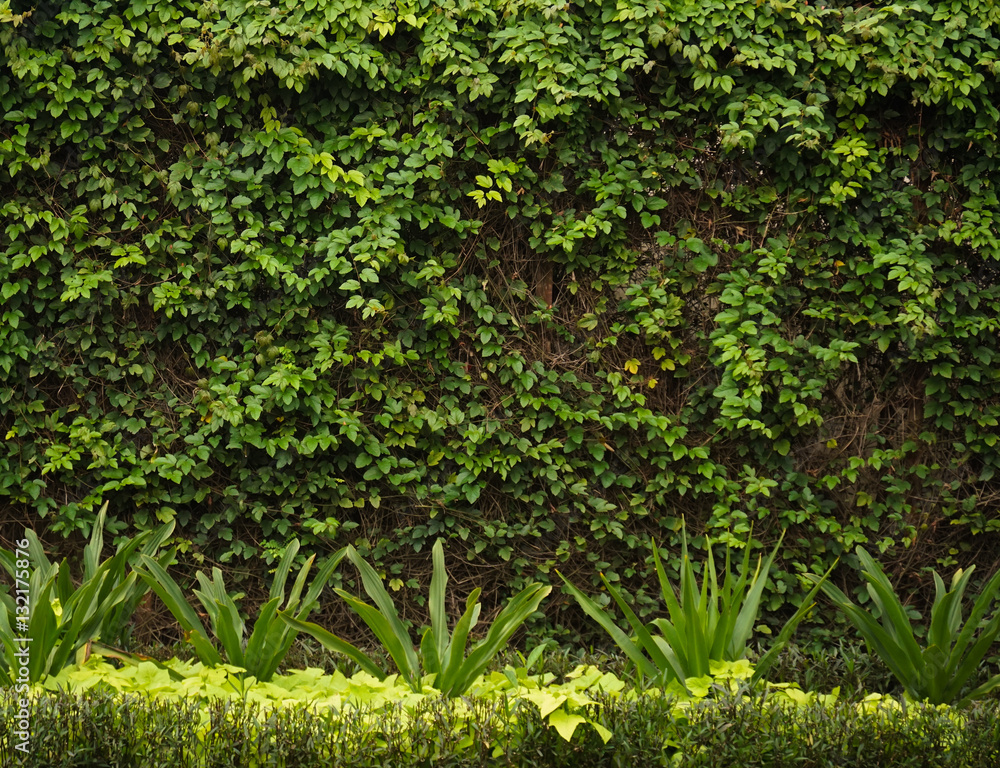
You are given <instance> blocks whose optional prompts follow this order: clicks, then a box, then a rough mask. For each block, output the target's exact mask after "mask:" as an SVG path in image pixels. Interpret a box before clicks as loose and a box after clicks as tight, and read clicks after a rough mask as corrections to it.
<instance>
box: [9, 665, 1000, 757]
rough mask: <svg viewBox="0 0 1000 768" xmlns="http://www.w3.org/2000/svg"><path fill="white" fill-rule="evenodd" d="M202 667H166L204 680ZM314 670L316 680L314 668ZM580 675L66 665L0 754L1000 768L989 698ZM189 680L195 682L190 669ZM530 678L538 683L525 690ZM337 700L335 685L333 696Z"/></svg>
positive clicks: (21, 703)
mask: <svg viewBox="0 0 1000 768" xmlns="http://www.w3.org/2000/svg"><path fill="white" fill-rule="evenodd" d="M99 663H100V664H103V662H99ZM90 665H91V666H93V662H91V663H90ZM197 666H198V665H186V666H185V665H180V666H177V667H176V669H178V670H181V671H186V672H188V673H191V675H193V676H196V675H202V671H201V670H198V669H195V668H196V667H197ZM182 667H183V669H181V668H182ZM81 669H83V668H81ZM311 672H315V673H316V674H314V675H313V676H314V677H317V678H319V674H318V671H317V670H313V671H311ZM311 672H310V671H306V672H299V673H293V675H299V676H301V675H304V674H305V675H309V674H310V673H311ZM576 672H577V674H576V676H575V677H574V676H572V675H571V676H570V679H569V680H567V681H564V682H562V683H557V682H556V681H554V680H552V679H551V676H546V677H545V678H527V677H525V676H524V675H517V674H516V672H515V671H514V670H510V673H511V675H513V676H515V677H516V678H517V679H519V680H521V681H522V682H524V681H528V685H527V686H526V687H529V688H532V690H535V691H540V692H541V697H538V696H536V697H535V698H530V697H529V696H527V695H525V692H524V691H523V690H515V691H511V692H509V695H489V693H488V691H489V689H490V686H491V680H490V679H489V678H484V681H485V682H484V684H483V685H481V686H479V687H478V689H477V690H480V693H477V694H476V695H473V696H468V697H464V698H461V699H452V700H448V699H443V698H440V697H438V696H436V695H433V692H429V693H430V694H431V695H427V696H423V697H420V696H416V697H411V699H410V700H394V699H393V698H391V697H381V698H380V699H379V700H378V701H372V700H369V701H368V702H367V703H360V704H358V705H356V706H347V705H345V704H340V705H333V704H330V703H329V700H328V699H323V698H322V697H321V696H320V695H319V694H318V692H317V695H316V696H315V697H314V698H312V699H309V698H307V701H306V702H305V704H306V706H303V702H291V701H288V700H285V701H277V702H275V701H271V702H267V701H263V700H262V699H261V697H259V696H258V697H257V698H254V697H251V696H249V695H246V693H245V692H244V695H243V696H242V697H240V696H228V697H225V696H217V695H214V694H213V695H211V696H209V695H208V689H209V687H210V686H207V685H206V686H202V687H198V686H189V687H190V688H191V690H190V694H191V695H188V696H181V695H173V694H169V693H167V694H165V693H164V691H161V692H158V693H155V694H153V693H151V692H147V693H143V694H139V693H134V692H129V691H128V690H115V689H114V688H113V687H112V684H111V683H109V682H107V680H112V678H111V677H108V678H107V680H101V681H98V682H96V683H94V682H93V681H92V680H91V682H89V683H88V685H89V686H90V687H86V688H84V687H83V686H79V687H77V688H76V689H75V690H70V689H69V688H68V687H67V686H71V685H73V684H74V683H73V682H72V680H71V679H70V677H67V676H65V675H63V676H61V678H62V679H61V680H60V682H59V683H58V684H59V685H60V686H61V687H60V688H59V689H58V690H43V689H41V688H35V689H33V691H32V693H31V695H28V696H26V698H25V694H24V693H23V692H21V693H20V694H19V693H18V692H16V691H15V690H14V689H7V690H5V691H3V692H0V722H3V723H4V727H3V728H2V729H0V762H2V763H3V765H12V766H13V765H17V766H45V767H46V768H56V767H59V768H62V767H64V766H65V767H68V766H88V767H90V766H102V767H103V766H109V767H110V766H127V767H128V768H145V767H146V766H155V767H156V768H172V767H173V766H178V767H181V766H183V767H184V768H187V767H189V766H190V767H195V766H197V767H198V768H202V767H203V766H204V767H207V766H213V767H215V766H218V767H220V768H221V767H222V766H240V768H270V767H271V766H291V765H294V766H301V767H302V768H308V767H309V766H317V767H318V766H323V767H324V768H327V767H330V766H344V767H347V766H350V768H365V767H366V766H373V767H374V766H385V765H390V766H394V768H395V767H398V768H409V766H431V765H433V766H436V767H439V766H507V767H519V766H545V767H547V766H563V765H567V766H568V765H572V766H573V767H574V768H585V767H586V766H633V765H647V766H660V765H662V766H679V767H682V768H687V767H688V766H717V765H734V766H761V767H763V766H767V767H768V768H770V767H771V766H774V767H775V768H777V767H778V766H793V765H794V766H796V768H801V767H802V766H805V767H807V768H812V767H816V768H820V767H823V766H829V767H830V768H833V767H834V766H836V768H855V767H857V768H867V767H868V766H871V767H872V768H874V767H876V766H877V767H878V768H887V767H894V766H914V767H918V766H928V767H930V766H933V767H934V768H945V767H947V768H951V766H955V767H956V768H957V767H959V766H961V767H962V768H978V767H979V766H983V768H986V766H989V767H990V768H992V767H993V766H995V765H997V764H1000V702H996V701H988V702H978V703H976V704H975V705H974V706H972V707H970V708H968V709H965V710H962V711H961V712H959V711H957V710H954V709H951V708H948V707H943V706H941V707H930V706H924V705H917V704H912V703H907V702H897V701H896V700H894V699H890V698H883V697H881V696H879V695H877V694H873V695H871V696H868V697H866V698H865V699H864V700H862V701H857V700H854V701H850V700H847V699H842V700H838V699H837V697H836V695H835V694H834V695H826V696H820V695H817V694H811V693H805V692H802V691H799V690H797V689H795V688H794V687H780V686H776V687H774V686H773V687H770V688H768V689H767V690H766V691H765V692H763V693H753V694H748V693H747V692H746V690H744V689H741V688H739V687H738V686H735V685H724V684H721V685H720V684H719V683H720V682H721V681H722V680H724V679H725V678H726V677H727V675H725V674H723V675H719V677H717V678H716V679H715V680H714V681H713V680H708V679H706V680H704V681H701V682H704V683H705V684H704V685H701V683H699V682H698V681H689V683H695V684H693V685H689V687H691V689H692V695H693V698H689V699H687V700H685V699H684V697H682V696H676V695H664V693H663V692H659V691H652V692H650V691H646V692H638V691H635V690H633V689H627V690H624V691H619V690H618V688H619V686H616V685H609V684H608V678H609V677H611V676H608V675H606V674H601V673H600V671H599V670H596V669H595V668H587V669H578V670H577V671H576ZM730 672H732V670H730ZM224 673H225V670H221V671H220V670H213V671H212V672H211V674H212V675H216V676H218V675H220V674H224ZM88 674H89V675H91V678H93V674H92V673H91V672H89V671H87V670H86V669H84V671H83V673H82V675H84V676H85V675H88ZM588 675H589V677H588ZM504 677H505V675H504V674H501V673H493V674H492V685H493V688H495V689H497V690H499V688H501V687H502V679H503V678H504ZM728 677H729V678H730V679H731V678H732V675H731V674H730V675H728ZM358 678H359V676H355V678H350V679H348V678H343V679H342V680H339V681H332V685H333V686H334V687H337V686H339V687H341V688H343V690H344V691H345V692H348V691H350V690H352V689H353V688H358V687H359V686H361V683H363V682H364V681H362V680H359V679H358ZM75 679H76V680H81V679H83V676H81V674H77V675H76V678H75ZM220 679H221V678H220ZM186 680H187V681H188V683H190V682H191V681H192V676H189V677H187V678H186ZM531 680H534V681H535V682H536V683H539V684H538V685H534V686H532V683H531ZM583 680H589V682H587V683H585V684H584V683H583V682H580V681H583ZM574 681H577V682H576V683H574ZM314 683H315V686H319V685H320V684H321V683H322V684H324V685H325V684H330V683H331V681H325V682H324V681H322V680H318V679H317V680H316V681H314ZM713 683H714V684H713ZM251 684H252V683H251ZM386 684H389V685H391V681H386ZM164 685H165V684H164ZM54 686H55V684H53V687H54ZM315 686H314V687H315ZM574 686H575V693H576V694H577V698H576V699H575V703H574V702H567V701H563V702H562V703H561V704H559V705H557V706H559V708H561V709H563V710H564V716H563V717H562V718H560V719H561V720H563V721H565V719H566V718H570V717H573V716H574V714H575V713H582V715H583V717H580V718H579V719H580V720H583V719H584V717H585V718H586V722H587V723H588V724H587V725H584V726H583V727H578V728H573V729H571V730H570V732H569V733H567V732H566V730H565V729H564V728H560V727H558V726H556V727H551V726H553V725H554V721H555V718H553V717H552V716H551V713H552V711H555V706H553V708H552V709H550V710H549V711H546V709H547V707H546V706H544V705H542V704H540V703H539V699H540V698H545V696H546V695H549V696H550V698H551V697H553V696H555V697H558V695H560V694H563V693H565V692H566V691H568V690H569V689H570V688H574ZM222 687H225V686H222ZM302 689H303V687H302V686H299V687H298V688H296V691H295V693H296V694H297V693H300V692H301V690H302ZM152 690H153V688H150V691H152ZM317 691H318V689H317ZM174 693H176V691H175V692H174ZM699 697H704V698H699ZM348 698H349V694H348V693H345V695H344V699H343V701H344V702H346V701H347V699H348ZM24 720H26V721H27V723H26V724H25V723H23V722H22V721H24ZM563 724H565V723H563ZM24 725H27V727H28V729H29V738H28V743H27V745H26V748H25V749H24V750H23V751H22V750H19V749H18V747H17V744H18V742H19V739H20V738H21V737H20V736H19V735H18V730H19V729H20V728H22V727H23V726H24ZM581 725H583V723H581Z"/></svg>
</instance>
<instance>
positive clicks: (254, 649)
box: [240, 595, 287, 682]
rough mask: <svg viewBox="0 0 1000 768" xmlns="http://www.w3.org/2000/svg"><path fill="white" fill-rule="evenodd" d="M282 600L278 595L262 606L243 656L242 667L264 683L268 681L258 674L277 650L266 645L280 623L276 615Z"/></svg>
mask: <svg viewBox="0 0 1000 768" xmlns="http://www.w3.org/2000/svg"><path fill="white" fill-rule="evenodd" d="M280 600H281V597H280V596H277V595H276V596H274V597H272V598H271V599H270V600H268V601H267V602H266V603H264V605H262V606H261V608H260V611H259V612H258V613H257V620H256V621H254V623H253V629H251V630H250V637H249V638H248V639H247V647H246V651H245V652H244V654H243V661H244V663H243V664H241V665H240V666H242V667H244V668H245V669H246V671H247V672H249V673H250V674H251V675H253V676H254V677H256V678H257V679H258V680H262V681H264V682H266V680H265V679H264V678H263V677H261V676H260V675H259V674H258V671H259V670H260V669H261V668H262V667H267V666H268V664H269V662H270V659H269V658H268V655H269V653H270V652H273V651H274V650H275V649H274V648H266V644H267V640H268V632H270V631H271V629H272V628H273V627H274V623H275V622H276V621H278V620H277V619H276V618H275V613H277V611H278V605H279V601H280ZM281 626H283V627H284V626H287V625H284V624H282V625H281Z"/></svg>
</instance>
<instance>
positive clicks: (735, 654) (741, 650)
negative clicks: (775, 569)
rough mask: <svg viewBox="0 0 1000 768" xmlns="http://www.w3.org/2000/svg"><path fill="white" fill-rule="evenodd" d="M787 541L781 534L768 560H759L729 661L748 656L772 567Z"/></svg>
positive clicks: (738, 620)
mask: <svg viewBox="0 0 1000 768" xmlns="http://www.w3.org/2000/svg"><path fill="white" fill-rule="evenodd" d="M784 540H785V532H784V531H782V532H781V536H780V537H779V538H778V543H777V544H776V545H775V547H774V549H773V550H771V554H770V555H769V556H768V557H767V559H766V560H760V559H758V560H757V569H756V570H755V571H754V575H753V581H752V582H751V584H750V591H749V592H748V593H747V594H746V596H745V597H743V596H741V599H742V607H741V608H740V612H739V617H738V618H737V620H736V622H735V625H734V627H733V634H732V637H733V645H732V646H731V647H730V655H731V658H729V659H727V661H737V660H738V659H741V658H743V657H744V656H745V655H746V646H747V642H748V641H749V639H750V635H751V633H752V632H753V626H754V624H755V623H756V622H757V617H758V616H759V615H760V603H761V600H762V599H763V597H764V588H765V587H766V586H767V579H768V577H769V576H770V574H771V566H772V564H773V563H774V558H775V556H777V554H778V549H779V548H780V547H781V543H782V542H783V541H784ZM752 541H753V539H752V538H751V540H750V541H748V542H747V553H748V554H749V550H750V544H751V543H752ZM748 565H749V563H748V562H747V561H746V560H744V564H743V567H744V568H747V567H748Z"/></svg>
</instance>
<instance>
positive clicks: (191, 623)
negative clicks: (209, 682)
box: [134, 555, 222, 666]
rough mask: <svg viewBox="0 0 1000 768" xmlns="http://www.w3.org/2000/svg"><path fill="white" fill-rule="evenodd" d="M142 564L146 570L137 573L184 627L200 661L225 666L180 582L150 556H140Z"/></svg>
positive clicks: (140, 569)
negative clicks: (182, 590) (185, 597)
mask: <svg viewBox="0 0 1000 768" xmlns="http://www.w3.org/2000/svg"><path fill="white" fill-rule="evenodd" d="M139 560H140V562H141V563H142V568H138V567H135V568H134V570H135V572H136V573H137V574H139V578H141V579H142V580H143V581H145V582H146V583H147V584H148V585H149V587H150V589H152V590H153V591H154V592H155V593H156V594H157V595H158V596H159V598H160V600H162V601H163V604H164V605H165V606H166V607H167V609H168V610H169V611H170V612H171V613H172V614H173V615H174V618H175V619H177V621H178V623H180V625H181V628H182V629H183V630H184V631H185V636H186V638H187V640H188V642H190V643H191V644H192V645H193V646H194V649H195V652H196V653H197V654H198V658H199V659H201V661H202V662H203V663H205V664H207V665H209V666H214V665H217V664H221V663H222V657H221V656H219V652H218V651H217V650H215V648H213V647H212V643H211V642H210V641H209V639H208V633H207V632H206V631H205V627H204V626H203V625H202V623H201V621H200V620H199V619H198V615H197V614H196V613H195V612H194V609H193V608H192V607H191V606H190V605H188V602H187V600H185V599H184V595H183V594H182V593H181V590H180V587H178V586H177V582H176V581H174V580H173V578H171V576H170V574H168V573H167V572H166V570H164V568H163V566H161V565H160V564H159V563H158V562H156V560H154V559H153V558H151V557H150V556H149V555H140V556H139Z"/></svg>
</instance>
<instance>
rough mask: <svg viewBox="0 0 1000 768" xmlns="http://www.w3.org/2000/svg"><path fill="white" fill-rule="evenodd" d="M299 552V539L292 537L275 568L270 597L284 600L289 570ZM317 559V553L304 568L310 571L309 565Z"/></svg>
mask: <svg viewBox="0 0 1000 768" xmlns="http://www.w3.org/2000/svg"><path fill="white" fill-rule="evenodd" d="M298 553H299V540H298V539H292V540H291V541H290V542H288V544H287V545H286V546H285V552H284V554H282V556H281V560H280V561H279V562H278V567H277V568H275V570H274V580H273V581H272V582H271V591H270V593H269V595H268V598H269V599H273V598H275V597H276V598H278V601H279V602H284V600H285V581H286V580H287V579H288V572H289V571H290V570H291V568H292V563H293V562H295V556H296V555H297V554H298ZM314 559H315V555H313V557H311V558H310V559H309V562H308V563H306V565H305V567H304V568H303V570H304V571H305V572H307V573H308V571H309V566H310V565H311V564H312V561H313V560H314Z"/></svg>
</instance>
